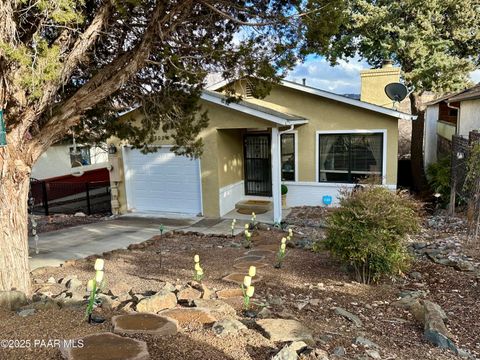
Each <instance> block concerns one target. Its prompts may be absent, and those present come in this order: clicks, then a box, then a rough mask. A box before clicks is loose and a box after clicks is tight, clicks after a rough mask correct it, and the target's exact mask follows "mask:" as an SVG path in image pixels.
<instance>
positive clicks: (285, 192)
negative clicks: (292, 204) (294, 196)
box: [281, 184, 288, 195]
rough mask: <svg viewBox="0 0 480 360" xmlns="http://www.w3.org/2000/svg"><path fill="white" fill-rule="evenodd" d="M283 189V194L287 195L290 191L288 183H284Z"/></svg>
mask: <svg viewBox="0 0 480 360" xmlns="http://www.w3.org/2000/svg"><path fill="white" fill-rule="evenodd" d="M281 190H282V195H286V194H287V193H288V187H287V185H283V184H282V187H281Z"/></svg>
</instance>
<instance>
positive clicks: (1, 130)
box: [0, 109, 7, 147]
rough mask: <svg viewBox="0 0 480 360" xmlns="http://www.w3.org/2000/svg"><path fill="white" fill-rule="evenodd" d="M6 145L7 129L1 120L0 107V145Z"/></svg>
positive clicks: (1, 111) (0, 111)
mask: <svg viewBox="0 0 480 360" xmlns="http://www.w3.org/2000/svg"><path fill="white" fill-rule="evenodd" d="M2 146H7V130H6V129H5V122H4V121H3V110H1V109H0V147H2Z"/></svg>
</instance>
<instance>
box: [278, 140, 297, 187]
mask: <svg viewBox="0 0 480 360" xmlns="http://www.w3.org/2000/svg"><path fill="white" fill-rule="evenodd" d="M281 155H282V158H281V160H282V181H295V134H282V135H281Z"/></svg>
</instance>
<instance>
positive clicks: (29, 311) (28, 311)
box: [17, 309, 36, 317]
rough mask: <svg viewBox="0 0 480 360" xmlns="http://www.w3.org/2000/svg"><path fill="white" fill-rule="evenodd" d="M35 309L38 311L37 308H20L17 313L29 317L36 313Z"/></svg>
mask: <svg viewBox="0 0 480 360" xmlns="http://www.w3.org/2000/svg"><path fill="white" fill-rule="evenodd" d="M35 311H36V310H35V309H23V310H18V311H17V314H18V316H21V317H27V316H30V315H33V314H35Z"/></svg>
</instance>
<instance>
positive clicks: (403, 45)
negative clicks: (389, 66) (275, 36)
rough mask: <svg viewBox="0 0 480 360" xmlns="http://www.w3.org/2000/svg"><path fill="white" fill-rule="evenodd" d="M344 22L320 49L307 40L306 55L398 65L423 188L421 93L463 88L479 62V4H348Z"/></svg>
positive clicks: (467, 0)
mask: <svg viewBox="0 0 480 360" xmlns="http://www.w3.org/2000/svg"><path fill="white" fill-rule="evenodd" d="M348 16H349V21H348V22H346V23H345V24H344V26H342V28H341V31H340V32H339V34H338V35H337V36H336V38H335V40H334V41H333V42H332V45H331V46H330V47H328V48H327V49H325V50H323V51H322V50H320V51H318V50H317V49H319V48H320V49H324V48H323V47H321V46H319V45H318V44H317V43H316V42H315V38H314V37H313V38H312V39H311V40H310V42H309V44H308V45H309V51H310V52H320V53H322V54H324V55H326V56H327V57H328V58H329V59H330V60H331V61H332V63H335V62H336V61H337V60H338V59H340V58H346V59H348V58H351V57H353V56H355V55H357V54H359V55H360V56H361V57H362V58H364V59H366V60H367V61H368V63H369V64H370V65H373V66H380V65H381V63H382V62H383V61H384V60H386V59H389V60H390V59H391V60H393V61H394V62H395V63H396V64H397V65H399V66H401V68H402V73H403V78H404V81H405V84H406V85H407V86H408V87H410V88H412V89H413V90H414V91H413V93H412V94H411V95H410V101H411V112H412V114H415V115H418V120H416V121H414V122H413V125H412V142H411V157H412V170H413V176H414V183H415V187H416V188H417V190H421V189H422V188H423V187H424V185H425V181H424V173H423V131H424V114H423V109H422V106H421V102H420V97H421V95H422V93H424V92H425V91H434V92H437V93H445V92H450V91H455V90H459V89H462V88H464V87H465V86H467V85H468V83H469V74H470V72H471V71H472V70H474V69H475V68H477V67H478V66H479V64H480V1H479V0H402V1H398V0H349V6H348Z"/></svg>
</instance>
